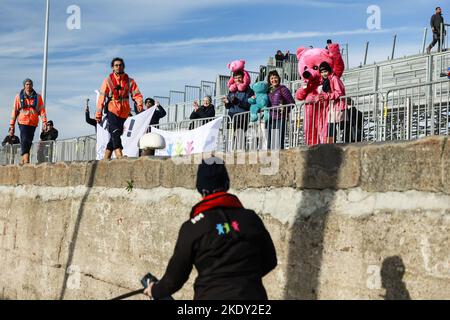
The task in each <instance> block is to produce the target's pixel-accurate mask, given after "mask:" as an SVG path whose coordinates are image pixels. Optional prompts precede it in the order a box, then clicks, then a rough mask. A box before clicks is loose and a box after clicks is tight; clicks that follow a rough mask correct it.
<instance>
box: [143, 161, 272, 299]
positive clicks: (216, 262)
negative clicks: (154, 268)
mask: <svg viewBox="0 0 450 320" xmlns="http://www.w3.org/2000/svg"><path fill="white" fill-rule="evenodd" d="M229 188H230V180H229V177H228V173H227V170H226V167H225V165H224V164H223V161H222V160H221V159H219V158H210V159H207V160H204V161H203V162H202V164H200V165H199V167H198V172H197V190H198V192H200V194H201V195H202V196H203V200H202V201H200V202H199V203H198V204H196V205H195V206H194V207H193V208H192V211H191V213H190V220H188V221H186V222H185V223H184V224H183V225H182V226H181V229H180V232H179V234H178V240H177V242H176V245H175V250H174V253H173V256H172V258H171V259H170V261H169V264H168V266H167V269H166V273H165V274H164V276H163V277H162V278H161V280H159V281H157V282H154V283H150V284H149V285H148V287H147V288H146V289H145V291H144V294H146V295H148V296H149V297H150V298H155V299H160V298H163V297H167V296H170V295H172V294H173V293H175V292H177V291H178V290H180V289H181V288H182V287H183V285H184V283H185V282H186V281H187V280H188V278H189V275H190V273H191V271H192V267H193V266H195V268H196V269H197V271H198V277H197V279H196V280H195V283H194V300H267V293H266V290H265V288H264V286H263V283H262V278H263V277H264V276H265V275H266V274H268V273H269V272H270V271H272V270H273V269H274V268H275V267H276V266H277V257H276V252H275V247H274V245H273V242H272V239H271V237H270V234H269V232H268V231H267V230H266V228H265V227H264V224H263V222H262V220H261V219H260V218H259V217H258V215H257V214H256V213H255V212H254V211H252V210H248V209H245V208H244V207H243V206H242V204H241V202H240V201H239V199H238V198H237V197H236V196H234V195H232V194H229V193H228V192H227V191H228V189H229Z"/></svg>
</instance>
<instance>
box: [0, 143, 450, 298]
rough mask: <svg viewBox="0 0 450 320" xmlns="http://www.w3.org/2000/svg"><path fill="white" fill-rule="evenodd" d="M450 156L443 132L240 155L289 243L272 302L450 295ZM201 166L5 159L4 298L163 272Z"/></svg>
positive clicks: (134, 280)
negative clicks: (414, 139)
mask: <svg viewBox="0 0 450 320" xmlns="http://www.w3.org/2000/svg"><path fill="white" fill-rule="evenodd" d="M449 159H450V142H449V141H448V139H447V138H443V137H440V138H427V139H424V140H420V141H417V142H406V143H384V144H373V145H367V144H356V145H352V146H333V145H325V146H319V147H314V148H309V149H307V148H303V149H296V150H289V151H283V152H280V153H276V152H274V153H271V154H265V153H259V154H258V153H249V154H234V155H231V156H230V155H227V156H226V162H227V167H228V170H229V174H230V178H231V182H232V190H231V192H232V193H235V194H236V195H238V196H239V197H240V199H241V200H242V202H243V204H244V206H246V207H248V208H252V209H254V210H255V211H256V212H257V213H258V214H259V215H260V216H261V217H262V219H263V220H264V223H265V224H266V226H267V228H268V229H269V231H270V233H271V235H272V238H273V240H274V243H275V246H276V249H277V254H278V260H279V264H278V267H277V268H276V269H275V270H274V271H273V272H272V273H270V274H269V275H268V276H267V277H266V278H265V279H264V283H265V285H266V288H267V291H268V294H269V297H270V298H271V299H384V298H385V299H392V298H394V299H401V298H409V297H410V298H411V299H449V298H450V239H449V234H450V182H449V180H450V169H449V168H450V161H449ZM180 161H182V162H185V163H184V164H183V163H179V162H180ZM197 161H198V159H196V158H185V159H179V160H178V162H177V163H175V162H174V161H172V160H171V159H165V160H155V159H150V158H141V159H137V160H131V159H130V160H114V161H110V162H107V161H99V162H89V163H87V162H86V163H82V162H80V163H57V164H41V165H26V166H22V167H18V166H3V167H0V269H1V270H2V271H1V272H0V299H1V298H3V299H61V298H63V299H109V298H112V297H114V296H117V295H120V294H123V293H126V292H128V291H132V290H136V289H138V288H139V287H140V283H139V280H140V278H141V277H142V276H143V275H144V274H145V273H147V272H148V271H151V272H152V273H154V274H155V275H157V276H161V275H162V274H163V273H164V270H165V266H166V264H167V261H168V259H169V258H170V256H171V254H172V252H173V248H174V244H175V240H176V237H177V232H178V229H179V226H180V225H181V223H182V222H183V221H185V220H186V219H187V218H188V214H189V212H190V208H191V207H192V205H194V204H195V203H196V202H197V201H198V200H200V197H199V195H198V193H197V192H196V191H195V174H196V169H197V166H196V165H195V162H197ZM189 163H190V164H189ZM127 186H132V188H131V189H130V188H129V189H128V190H127ZM195 275H196V274H195V271H194V272H193V273H192V275H191V278H190V280H189V282H188V283H187V284H186V285H185V286H184V288H183V289H182V290H181V291H180V292H178V293H177V294H175V295H174V297H175V298H176V299H182V298H184V299H191V298H192V296H193V292H192V283H193V280H194V279H195ZM137 298H139V297H137ZM141 298H142V297H141Z"/></svg>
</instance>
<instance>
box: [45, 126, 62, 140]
mask: <svg viewBox="0 0 450 320" xmlns="http://www.w3.org/2000/svg"><path fill="white" fill-rule="evenodd" d="M57 138H58V130H56V129H55V128H51V129H50V130H49V131H47V132H45V131H42V132H41V141H55V140H56V139H57Z"/></svg>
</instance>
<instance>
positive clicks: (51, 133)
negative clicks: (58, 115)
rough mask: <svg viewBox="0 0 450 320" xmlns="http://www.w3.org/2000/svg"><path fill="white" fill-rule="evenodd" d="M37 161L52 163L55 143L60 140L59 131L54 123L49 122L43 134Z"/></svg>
mask: <svg viewBox="0 0 450 320" xmlns="http://www.w3.org/2000/svg"><path fill="white" fill-rule="evenodd" d="M40 138H41V141H40V142H39V147H38V152H37V159H38V162H39V163H41V162H52V157H53V148H54V142H53V141H56V139H57V138H58V130H56V129H55V128H54V126H53V121H52V120H50V121H48V122H47V126H46V127H45V128H44V130H43V131H42V132H41V136H40Z"/></svg>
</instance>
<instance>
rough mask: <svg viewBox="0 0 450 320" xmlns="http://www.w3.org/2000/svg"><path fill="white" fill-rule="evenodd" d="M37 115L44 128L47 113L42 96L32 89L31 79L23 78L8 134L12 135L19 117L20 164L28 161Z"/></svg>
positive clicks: (37, 121)
mask: <svg viewBox="0 0 450 320" xmlns="http://www.w3.org/2000/svg"><path fill="white" fill-rule="evenodd" d="M39 116H41V119H42V123H43V126H42V127H43V128H46V127H47V114H46V112H45V107H44V101H43V100H42V96H41V95H40V94H37V93H36V91H34V89H33V81H32V80H31V79H25V80H24V81H23V89H22V90H21V91H20V93H19V94H18V95H17V96H16V98H15V99H14V107H13V110H12V114H11V122H10V124H9V134H10V135H11V136H12V135H14V128H15V125H16V120H17V118H19V119H18V122H19V129H20V148H21V154H22V160H21V162H20V163H21V164H26V163H30V149H31V145H32V143H33V139H34V133H35V131H36V127H37V126H38V123H39Z"/></svg>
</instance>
